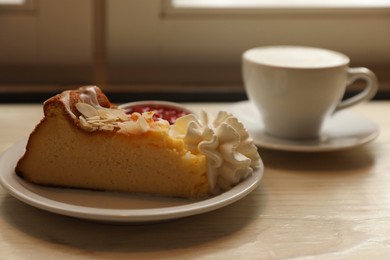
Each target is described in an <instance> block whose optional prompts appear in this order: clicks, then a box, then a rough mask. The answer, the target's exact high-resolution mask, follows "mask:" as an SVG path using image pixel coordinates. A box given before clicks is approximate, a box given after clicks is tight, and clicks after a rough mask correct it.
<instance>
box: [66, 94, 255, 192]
mask: <svg viewBox="0 0 390 260" xmlns="http://www.w3.org/2000/svg"><path fill="white" fill-rule="evenodd" d="M81 90H82V93H81V94H80V98H79V99H80V100H79V102H78V103H76V104H75V107H76V109H77V111H78V112H79V114H80V115H79V116H78V117H77V116H76V114H74V113H73V112H72V110H71V109H70V103H69V102H70V96H69V95H70V92H69V91H65V92H64V93H63V94H62V96H61V100H62V102H63V103H64V104H65V108H66V109H67V111H68V113H69V115H70V116H71V117H72V118H73V119H75V120H77V119H78V120H79V126H80V127H81V128H82V129H84V130H85V131H89V132H92V131H97V130H106V131H113V130H116V131H117V132H119V133H121V132H122V133H131V134H142V133H145V132H147V131H153V130H164V131H169V135H170V136H171V137H173V138H178V139H183V141H184V143H186V145H187V146H188V149H189V151H190V152H191V153H193V154H203V155H205V156H206V158H207V168H208V173H209V174H208V178H209V185H210V187H211V190H212V192H213V193H217V192H220V191H225V190H228V189H230V188H231V187H233V186H234V185H236V184H237V183H239V182H240V181H242V180H244V179H246V178H247V177H248V176H250V175H251V174H252V173H253V170H254V169H255V168H256V167H258V166H259V165H260V156H259V154H258V152H257V148H256V146H255V145H254V143H253V140H252V138H250V136H249V134H248V131H247V130H246V129H245V127H244V126H243V124H242V123H241V122H239V120H238V119H237V118H236V117H234V116H233V115H232V114H230V113H227V112H224V111H220V112H219V113H218V115H217V117H216V118H213V117H212V116H211V115H209V114H208V113H206V112H205V111H202V112H201V114H200V117H199V118H197V117H196V116H195V115H193V114H189V115H185V116H183V117H180V118H178V119H176V121H175V123H174V124H173V125H171V126H170V125H169V122H168V121H166V120H163V119H159V120H157V121H156V120H154V119H153V112H152V111H149V112H144V113H142V114H141V113H138V112H134V113H132V114H130V115H127V114H126V113H125V111H124V110H123V109H116V108H106V107H102V106H101V105H100V104H99V101H98V98H97V94H96V91H95V88H94V87H93V86H87V87H83V88H82V89H81Z"/></svg>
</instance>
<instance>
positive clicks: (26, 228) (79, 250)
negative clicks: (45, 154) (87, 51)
mask: <svg viewBox="0 0 390 260" xmlns="http://www.w3.org/2000/svg"><path fill="white" fill-rule="evenodd" d="M225 105H227V104H196V105H194V104H193V105H192V107H193V108H194V109H199V108H201V107H205V108H208V110H210V111H216V110H218V109H219V108H220V107H222V106H225ZM41 109H42V108H41V106H40V105H6V104H3V105H0V122H1V128H0V152H3V151H4V150H6V149H7V148H8V147H10V146H12V145H13V144H14V143H15V142H17V141H19V140H20V139H22V138H23V137H25V136H26V135H28V134H29V133H30V131H31V130H32V129H33V127H34V126H35V124H36V123H37V122H38V121H39V120H40V118H41V116H42V111H41ZM354 110H355V111H357V112H358V113H361V114H363V115H365V116H367V117H370V118H371V119H372V120H373V121H374V122H376V123H377V124H379V125H380V127H381V135H380V136H379V137H378V138H377V139H376V140H375V141H373V142H372V143H369V144H367V145H364V146H361V147H358V148H354V149H350V150H345V151H337V152H327V153H293V152H279V151H271V150H266V149H260V150H259V152H260V155H261V157H262V159H263V161H264V164H265V174H264V177H263V179H262V182H261V185H260V186H259V187H258V188H257V189H256V190H255V191H254V192H252V193H251V194H249V195H248V196H247V197H245V198H244V199H242V200H240V201H238V202H236V203H234V204H232V205H230V206H227V207H225V208H222V209H219V210H216V211H213V212H209V213H206V214H202V215H197V216H193V217H188V218H183V219H178V220H174V221H168V222H164V223H154V224H147V225H127V226H123V225H109V224H99V223H92V222H88V221H84V220H79V219H74V218H70V217H65V216H61V215H56V214H53V213H48V212H45V211H43V210H39V209H36V208H34V207H31V206H28V205H26V204H24V203H22V202H20V201H18V200H16V199H14V198H13V197H11V196H10V195H8V194H7V193H6V192H5V191H4V190H3V189H2V188H0V259H85V258H93V259H95V258H97V259H99V258H100V259H106V258H124V259H130V258H132V259H142V258H160V259H161V258H162V259H172V258H177V259H291V258H299V259H389V257H390V114H389V111H390V102H370V103H367V104H362V105H360V106H358V107H356V108H354ZM0 171H1V169H0ZM0 174H1V172H0Z"/></svg>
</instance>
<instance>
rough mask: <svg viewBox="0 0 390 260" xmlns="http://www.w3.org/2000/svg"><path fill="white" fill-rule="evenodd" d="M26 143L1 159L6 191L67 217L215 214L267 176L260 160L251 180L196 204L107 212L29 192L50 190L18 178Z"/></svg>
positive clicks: (123, 219) (110, 219)
mask: <svg viewBox="0 0 390 260" xmlns="http://www.w3.org/2000/svg"><path fill="white" fill-rule="evenodd" d="M26 143H27V138H25V139H23V140H21V141H19V142H18V143H16V144H14V145H12V146H11V147H9V148H8V149H7V150H6V151H5V152H3V154H2V155H1V156H0V170H1V171H2V172H1V174H0V185H1V186H2V187H3V188H4V190H5V191H6V192H8V193H9V194H10V195H12V196H13V197H15V198H16V199H18V200H19V201H22V202H24V203H26V204H28V205H30V206H33V207H36V208H39V209H42V210H45V211H49V212H52V213H56V214H60V215H64V216H69V217H75V218H80V219H86V220H94V221H100V222H122V223H125V222H126V223H133V222H137V223H139V222H155V221H164V220H170V219H177V218H183V217H188V216H192V215H197V214H202V213H206V212H209V211H213V210H216V209H219V208H222V207H224V206H227V205H229V204H232V203H234V202H236V201H238V200H240V199H242V198H243V197H245V196H246V195H248V194H249V193H251V192H252V191H253V190H254V189H255V188H256V187H257V186H258V185H259V184H260V181H261V179H262V177H263V175H264V164H263V162H262V160H261V159H260V166H259V167H258V168H257V169H255V171H254V172H253V174H252V175H251V176H250V177H249V178H247V179H245V180H244V181H242V182H240V183H239V184H237V185H236V186H234V187H233V188H232V189H230V190H228V191H226V192H224V193H222V194H219V195H216V196H212V197H210V198H206V199H204V200H200V201H195V202H194V201H191V200H189V202H190V201H191V203H189V204H184V205H179V206H168V207H162V208H152V209H105V208H98V207H87V206H79V205H74V204H69V203H64V202H60V201H54V200H52V199H50V198H47V197H45V196H43V195H40V194H37V193H34V192H33V191H32V190H29V189H28V188H26V187H25V186H23V185H22V183H23V182H26V183H27V184H28V185H33V186H34V187H35V188H38V189H45V188H48V187H44V186H39V185H36V184H31V183H29V182H27V181H25V180H23V179H22V178H20V177H18V176H17V175H16V173H15V171H14V170H13V169H14V168H15V165H16V163H17V161H18V160H19V158H20V156H21V155H22V154H23V153H24V148H25V146H26ZM5 165H6V166H8V169H7V170H6V171H4V166H5ZM50 189H51V190H53V189H54V190H55V189H61V190H62V191H63V190H64V189H63V188H53V187H50ZM78 190H81V189H78ZM69 191H70V192H71V189H69ZM83 191H84V192H85V193H88V192H96V191H88V190H83ZM104 193H105V191H102V192H101V193H100V194H104ZM109 193H110V192H108V194H109ZM111 194H112V193H111ZM122 194H123V193H122ZM126 196H127V194H126ZM128 196H131V197H132V198H133V199H134V197H136V196H137V194H131V193H129V194H128ZM151 198H152V197H151ZM184 200H185V199H184Z"/></svg>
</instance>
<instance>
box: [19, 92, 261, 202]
mask: <svg viewBox="0 0 390 260" xmlns="http://www.w3.org/2000/svg"><path fill="white" fill-rule="evenodd" d="M43 109H44V118H43V119H42V120H41V122H39V124H38V125H37V126H36V128H35V129H34V131H33V132H32V133H31V134H30V137H29V139H28V142H27V146H26V152H25V154H24V155H23V156H22V158H21V159H20V160H19V161H18V163H17V165H16V168H15V172H16V174H18V175H19V176H20V177H22V178H24V179H25V180H27V181H30V182H32V183H35V184H39V185H48V186H57V187H66V188H81V189H91V190H104V191H118V192H132V193H148V194H155V195H163V196H171V197H184V198H203V197H207V196H210V195H215V194H218V193H221V192H224V191H226V190H229V189H231V188H232V187H234V186H235V185H237V184H238V183H240V182H241V181H243V180H245V179H246V178H248V177H249V176H251V174H252V173H253V171H254V169H256V167H258V166H259V165H260V156H259V154H258V152H257V147H256V146H255V145H254V143H253V140H252V139H251V138H250V136H249V134H248V132H247V130H246V129H245V127H244V126H243V125H242V124H241V123H240V122H239V121H238V120H237V118H236V117H234V116H233V115H232V114H230V113H227V112H224V111H220V112H219V113H218V115H217V116H216V117H215V118H213V117H212V116H211V115H209V114H207V113H206V112H204V111H202V113H201V114H200V117H197V116H195V115H194V114H187V115H184V116H182V117H179V118H177V119H176V120H175V122H174V123H173V125H171V124H170V123H169V122H168V121H167V120H164V119H161V118H158V119H156V117H154V116H153V113H154V112H153V111H148V112H143V113H139V112H133V113H131V114H126V113H125V111H124V110H123V109H118V108H117V107H116V106H114V105H113V104H111V103H110V101H109V100H108V99H107V97H106V96H105V95H104V93H102V91H101V90H100V89H99V88H98V87H96V86H86V87H81V88H79V89H77V90H69V91H64V92H63V93H61V94H58V95H56V96H54V97H52V98H50V99H48V100H47V101H45V103H44V106H43Z"/></svg>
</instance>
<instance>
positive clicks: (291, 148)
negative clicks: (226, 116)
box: [232, 100, 380, 153]
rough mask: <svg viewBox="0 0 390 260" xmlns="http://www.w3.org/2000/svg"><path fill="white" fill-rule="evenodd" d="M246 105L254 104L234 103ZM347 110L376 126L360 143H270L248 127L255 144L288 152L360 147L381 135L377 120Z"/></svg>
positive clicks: (272, 137) (247, 102)
mask: <svg viewBox="0 0 390 260" xmlns="http://www.w3.org/2000/svg"><path fill="white" fill-rule="evenodd" d="M245 105H247V106H249V105H253V103H252V102H251V101H250V100H245V101H239V102H236V103H235V104H233V106H234V107H235V108H237V107H239V106H245ZM233 106H232V107H233ZM346 112H347V113H353V114H354V115H357V116H359V117H361V118H362V119H364V120H366V121H367V122H370V123H371V124H372V125H373V126H375V130H374V131H372V132H371V133H370V134H368V135H367V136H365V137H363V138H361V139H360V142H358V143H353V144H352V143H351V144H340V145H337V146H335V145H302V144H301V145H300V144H299V142H294V141H290V142H294V143H284V144H281V143H275V142H274V143H270V142H265V141H262V140H259V139H255V138H253V136H254V131H253V130H251V129H249V128H248V127H247V129H248V132H249V134H250V135H251V137H252V139H253V142H254V144H255V145H257V146H258V147H261V148H267V149H272V150H278V151H286V152H319V153H320V152H333V151H340V150H346V149H350V148H354V147H358V146H361V145H364V144H366V143H369V142H371V141H373V140H375V139H376V138H377V137H378V136H379V135H380V128H379V126H378V125H377V124H376V123H375V122H373V121H372V120H370V119H369V118H366V117H363V116H361V115H360V114H358V113H356V112H353V111H350V110H349V111H343V113H346ZM233 113H234V112H233ZM236 116H237V115H236ZM238 118H239V119H240V120H241V121H242V119H241V118H240V117H239V116H238ZM258 130H259V131H260V132H261V133H260V134H261V135H264V136H266V137H268V138H271V139H275V140H278V141H283V139H280V138H277V137H274V136H270V135H268V134H267V133H264V131H262V129H258Z"/></svg>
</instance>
